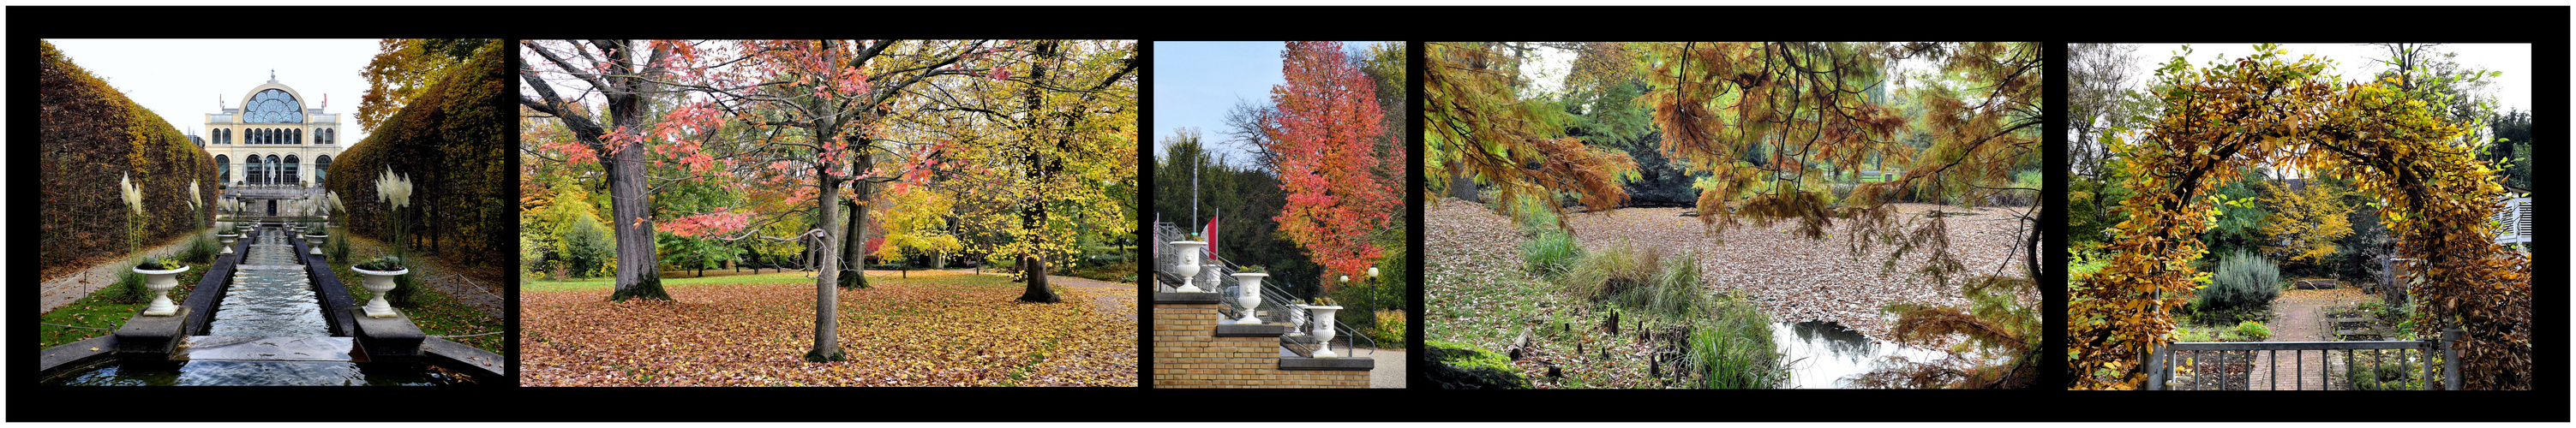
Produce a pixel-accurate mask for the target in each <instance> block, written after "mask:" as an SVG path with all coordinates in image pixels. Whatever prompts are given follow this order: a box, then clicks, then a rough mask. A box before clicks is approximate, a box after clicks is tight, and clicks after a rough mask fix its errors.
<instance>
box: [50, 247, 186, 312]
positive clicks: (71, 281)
mask: <svg viewBox="0 0 2576 428" xmlns="http://www.w3.org/2000/svg"><path fill="white" fill-rule="evenodd" d="M187 246H188V237H187V236H185V235H181V236H180V237H178V238H173V239H171V241H170V243H168V244H164V245H162V246H159V247H153V248H151V249H148V250H144V254H150V255H153V256H167V255H172V254H178V253H179V250H181V249H185V248H187ZM129 261H130V259H119V260H111V261H108V262H106V263H99V264H98V265H96V266H90V267H89V268H87V269H81V270H80V271H79V272H74V273H72V274H70V275H63V276H62V277H58V278H47V279H45V284H44V296H43V298H42V302H43V303H44V305H45V312H53V311H54V309H58V308H61V307H63V305H69V304H72V302H77V301H80V299H81V298H82V297H89V293H95V292H98V290H99V289H103V288H107V286H110V285H116V277H117V274H118V273H119V272H124V271H125V270H126V269H128V268H130V267H131V266H130V265H127V264H126V263H128V262H129Z"/></svg>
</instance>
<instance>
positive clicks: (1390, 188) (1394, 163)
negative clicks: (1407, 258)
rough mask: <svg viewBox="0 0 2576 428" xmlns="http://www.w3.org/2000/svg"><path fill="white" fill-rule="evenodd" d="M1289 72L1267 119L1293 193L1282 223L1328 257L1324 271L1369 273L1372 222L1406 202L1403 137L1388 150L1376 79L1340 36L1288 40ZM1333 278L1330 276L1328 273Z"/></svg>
mask: <svg viewBox="0 0 2576 428" xmlns="http://www.w3.org/2000/svg"><path fill="white" fill-rule="evenodd" d="M1280 57H1281V61H1280V71H1281V74H1284V75H1286V77H1287V80H1288V82H1287V83H1286V84H1283V85H1278V86H1273V87H1271V88H1270V102H1271V103H1272V104H1274V105H1276V106H1277V107H1278V108H1279V115H1278V116H1277V117H1276V118H1275V119H1273V120H1271V121H1268V122H1267V123H1264V124H1263V125H1262V131H1263V132H1265V133H1268V134H1270V137H1271V142H1270V144H1269V145H1267V146H1265V147H1263V149H1264V150H1266V151H1268V152H1270V153H1273V154H1274V155H1275V156H1276V164H1275V165H1274V166H1273V167H1274V168H1277V169H1278V171H1277V172H1278V173H1279V181H1280V188H1281V189H1282V190H1285V191H1287V193H1288V202H1287V205H1286V206H1284V207H1282V208H1281V209H1280V211H1279V216H1278V217H1277V218H1276V220H1278V221H1279V231H1280V232H1281V233H1284V234H1286V235H1287V236H1288V238H1289V240H1290V241H1294V242H1296V243H1297V245H1299V246H1302V247H1305V248H1306V253H1307V255H1308V256H1311V257H1314V259H1315V262H1316V263H1318V264H1322V265H1324V268H1325V270H1326V272H1325V275H1326V276H1328V277H1329V276H1331V275H1333V274H1337V273H1338V274H1344V275H1351V276H1360V275H1364V274H1365V273H1366V272H1367V270H1368V267H1369V265H1371V264H1374V263H1376V261H1377V259H1378V257H1380V255H1381V251H1380V249H1379V248H1378V247H1377V246H1376V245H1373V244H1371V243H1370V242H1369V240H1368V235H1369V233H1370V232H1373V231H1376V230H1378V229H1382V228H1385V227H1387V226H1389V222H1390V221H1391V220H1393V219H1394V218H1395V213H1397V212H1399V211H1397V210H1399V209H1401V208H1403V201H1404V198H1403V195H1404V193H1403V189H1404V187H1403V186H1404V179H1403V175H1402V174H1403V171H1404V168H1403V167H1402V162H1404V147H1403V145H1401V144H1398V145H1392V148H1391V149H1389V150H1388V152H1389V153H1385V154H1381V153H1379V152H1378V151H1377V150H1376V146H1375V142H1376V141H1377V140H1378V138H1379V134H1381V133H1382V132H1384V128H1383V127H1381V126H1380V123H1381V122H1380V119H1381V118H1382V117H1383V114H1384V112H1382V111H1380V110H1379V109H1378V105H1377V99H1376V96H1377V87H1376V85H1375V84H1373V83H1370V82H1369V79H1368V77H1367V76H1365V75H1362V74H1361V73H1360V70H1359V68H1358V67H1356V66H1354V65H1353V64H1351V62H1350V60H1349V59H1348V57H1347V56H1345V55H1344V54H1343V53H1342V44H1341V42H1288V49H1287V51H1285V52H1283V53H1281V54H1280ZM1323 283H1326V284H1330V283H1332V282H1330V281H1323Z"/></svg>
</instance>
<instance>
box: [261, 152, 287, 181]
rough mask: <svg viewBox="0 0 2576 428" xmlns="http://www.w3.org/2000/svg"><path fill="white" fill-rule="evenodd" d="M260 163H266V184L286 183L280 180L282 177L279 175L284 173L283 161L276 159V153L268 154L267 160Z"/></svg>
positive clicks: (284, 165) (284, 164)
mask: <svg viewBox="0 0 2576 428" xmlns="http://www.w3.org/2000/svg"><path fill="white" fill-rule="evenodd" d="M262 163H266V164H268V178H267V181H268V184H272V185H275V184H286V181H285V180H280V179H281V178H284V177H281V175H282V174H285V173H286V163H285V162H279V161H278V160H277V155H268V160H267V161H265V162H262Z"/></svg>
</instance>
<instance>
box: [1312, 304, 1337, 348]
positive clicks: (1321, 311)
mask: <svg viewBox="0 0 2576 428" xmlns="http://www.w3.org/2000/svg"><path fill="white" fill-rule="evenodd" d="M1306 310H1308V311H1313V312H1314V313H1315V318H1314V320H1315V330H1314V334H1313V336H1314V337H1315V354H1314V355H1315V358H1340V357H1341V355H1335V354H1333V311H1338V310H1342V307H1341V306H1339V305H1332V306H1307V307H1306Z"/></svg>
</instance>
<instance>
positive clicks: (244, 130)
mask: <svg viewBox="0 0 2576 428" xmlns="http://www.w3.org/2000/svg"><path fill="white" fill-rule="evenodd" d="M312 101H315V100H314V99H309V98H305V97H304V94H302V93H298V92H296V91H295V88H293V87H289V86H286V85H285V84H280V83H277V76H276V74H275V73H270V75H269V80H268V83H266V84H262V85H259V86H255V87H252V88H250V91H248V92H244V93H242V96H241V99H240V103H239V104H235V105H239V106H240V107H226V108H224V111H223V112H222V113H208V114H206V127H205V132H206V135H203V136H201V137H202V138H201V139H202V140H204V143H203V144H204V147H205V149H206V153H207V154H209V155H213V156H214V158H215V170H216V171H220V172H218V173H217V174H216V176H217V179H219V180H222V182H223V183H225V184H226V185H229V186H230V188H229V189H227V190H226V191H225V192H224V195H225V196H227V197H233V198H240V199H243V200H245V201H248V202H250V203H251V204H252V207H251V208H250V211H251V212H250V214H254V215H277V211H276V210H278V209H280V207H281V206H287V205H284V204H280V203H278V201H279V200H287V199H295V198H299V197H309V196H310V195H316V194H320V193H321V192H322V190H321V188H322V186H321V182H322V179H323V177H325V175H326V174H325V172H326V171H328V170H330V169H331V158H332V157H333V156H338V155H339V154H340V150H341V149H342V148H344V147H346V146H343V145H341V144H342V143H341V141H340V115H338V114H333V113H325V112H323V111H322V106H321V105H320V104H318V103H313V102H312Z"/></svg>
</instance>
